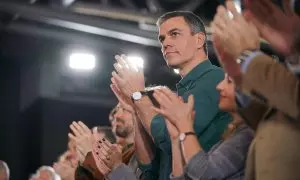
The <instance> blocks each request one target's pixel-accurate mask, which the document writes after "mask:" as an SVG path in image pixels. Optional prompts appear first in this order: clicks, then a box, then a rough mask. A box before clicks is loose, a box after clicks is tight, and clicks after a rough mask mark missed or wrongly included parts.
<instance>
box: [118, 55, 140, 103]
mask: <svg viewBox="0 0 300 180" xmlns="http://www.w3.org/2000/svg"><path fill="white" fill-rule="evenodd" d="M115 59H116V61H117V62H116V63H115V64H114V68H115V71H114V72H112V84H114V85H115V87H118V88H119V90H120V91H121V92H122V93H123V94H124V95H125V96H126V97H127V98H130V97H131V95H132V93H134V92H136V91H142V90H144V89H145V80H144V72H143V68H140V67H135V66H133V65H132V64H131V62H130V61H129V60H128V58H127V56H125V55H121V56H119V55H116V56H115Z"/></svg>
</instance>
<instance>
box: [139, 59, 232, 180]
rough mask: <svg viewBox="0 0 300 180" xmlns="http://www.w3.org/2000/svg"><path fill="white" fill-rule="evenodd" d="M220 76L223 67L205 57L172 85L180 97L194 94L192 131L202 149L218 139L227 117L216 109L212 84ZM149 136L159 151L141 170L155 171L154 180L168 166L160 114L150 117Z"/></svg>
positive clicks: (164, 176)
mask: <svg viewBox="0 0 300 180" xmlns="http://www.w3.org/2000/svg"><path fill="white" fill-rule="evenodd" d="M223 79H224V72H223V70H222V69H221V68H219V67H217V66H214V65H212V64H211V62H210V61H209V60H205V61H203V62H201V63H200V64H199V65H197V66H196V67H195V68H194V69H193V70H192V71H191V72H189V73H188V74H187V75H186V76H185V77H184V78H183V79H182V80H180V81H179V83H178V84H177V86H176V87H177V93H178V95H179V96H181V97H183V99H184V100H187V98H188V96H189V95H190V94H193V95H194V100H195V103H194V108H195V111H196V116H195V121H194V130H195V132H196V134H197V137H198V140H199V143H200V144H201V146H202V148H203V149H204V150H205V151H206V152H207V151H209V149H210V148H211V147H212V146H213V145H215V144H216V143H217V142H218V141H219V140H220V138H221V135H222V134H223V132H224V130H225V128H227V125H228V123H229V121H230V119H231V118H230V116H229V114H228V113H225V112H222V111H221V110H220V109H219V108H218V104H219V93H218V91H217V90H216V86H217V84H218V83H219V82H220V81H222V80H223ZM151 135H152V137H153V139H154V142H155V145H156V147H157V148H158V149H159V151H157V152H159V153H156V155H155V158H154V160H153V163H152V164H151V165H149V166H145V165H144V166H143V167H141V169H142V170H143V169H147V167H148V168H149V167H152V168H151V169H152V170H153V171H158V172H157V175H158V176H159V178H158V179H160V180H166V179H169V177H170V173H171V168H172V149H171V140H170V137H169V133H168V130H167V126H166V124H165V120H164V118H163V117H162V116H160V115H157V116H155V117H154V118H153V119H152V122H151ZM154 164H155V165H154ZM154 166H155V167H154ZM157 166H159V167H157Z"/></svg>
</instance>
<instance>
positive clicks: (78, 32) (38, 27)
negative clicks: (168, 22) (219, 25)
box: [0, 0, 273, 180]
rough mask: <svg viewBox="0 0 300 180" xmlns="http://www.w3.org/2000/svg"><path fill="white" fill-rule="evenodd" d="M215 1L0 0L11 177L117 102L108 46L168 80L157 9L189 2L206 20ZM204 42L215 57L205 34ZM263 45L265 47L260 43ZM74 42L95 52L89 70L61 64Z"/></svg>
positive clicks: (0, 60) (2, 132)
mask: <svg viewBox="0 0 300 180" xmlns="http://www.w3.org/2000/svg"><path fill="white" fill-rule="evenodd" d="M223 2H224V1H219V0H203V1H201V0H197V1H196V0H194V1H193V0H190V1H187V0H126V1H125V0H78V1H74V2H73V4H72V5H70V6H63V5H62V4H63V1H62V0H36V1H29V0H9V1H4V0H2V1H0V84H1V88H0V100H1V101H0V102H1V105H0V107H1V108H0V159H2V160H4V161H6V162H7V163H8V165H9V167H10V169H11V179H17V180H19V179H28V177H29V175H30V174H31V173H34V172H35V170H36V169H37V168H38V167H39V166H41V165H52V163H53V162H54V161H56V159H57V158H58V156H59V155H60V154H61V153H63V151H64V150H65V149H66V147H67V133H68V131H69V127H68V126H69V124H70V123H71V122H72V121H74V120H82V121H83V122H84V123H86V124H87V125H88V126H89V127H93V126H96V125H108V114H109V111H110V110H111V108H112V107H113V106H114V105H116V103H117V101H116V99H115V97H114V95H113V94H112V92H111V91H110V88H109V84H110V77H111V74H110V73H111V72H112V70H113V63H114V55H115V54H121V53H125V54H131V53H133V54H138V55H141V56H142V57H143V58H144V60H145V76H146V83H147V85H150V84H151V85H154V84H155V85H168V86H169V87H171V88H174V87H175V84H176V82H177V81H178V80H179V79H180V77H179V76H178V75H176V74H174V73H173V71H172V70H170V69H169V68H168V67H166V65H165V62H164V60H163V58H162V56H161V52H160V47H159V44H158V41H157V40H156V39H157V31H156V27H155V21H156V19H157V17H158V16H159V15H161V14H162V13H164V12H166V11H170V10H175V9H177V10H190V11H194V12H195V13H196V14H198V15H199V16H200V17H201V18H202V19H203V20H204V22H205V24H206V25H207V26H208V25H209V22H210V21H211V20H212V18H213V15H214V14H215V10H216V7H217V5H219V4H220V3H223ZM79 10H80V11H79ZM83 10H84V11H83ZM93 12H97V13H96V14H93ZM91 13H92V14H91ZM82 25H84V27H82ZM118 32H121V33H123V34H122V35H120V34H118ZM126 35H135V36H138V37H141V38H144V40H143V41H139V40H136V39H135V38H133V37H132V36H131V37H129V38H128V37H127V36H126ZM208 39H210V32H209V28H208ZM208 46H209V48H208V49H209V56H210V60H211V61H212V62H213V63H214V64H216V65H217V64H218V63H217V60H216V58H215V55H214V52H213V48H212V46H211V42H209V43H208ZM263 49H265V50H266V51H267V52H269V53H271V54H273V52H272V51H271V50H270V48H269V47H268V46H267V45H265V44H264V46H263ZM81 50H84V51H89V52H92V53H94V54H95V55H96V57H97V64H98V67H97V69H96V70H95V71H94V72H91V73H76V72H72V71H70V70H69V69H68V67H67V66H66V62H67V59H68V55H69V54H70V53H71V52H76V51H81Z"/></svg>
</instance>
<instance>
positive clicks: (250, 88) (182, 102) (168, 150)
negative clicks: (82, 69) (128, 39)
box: [0, 0, 300, 180]
mask: <svg viewBox="0 0 300 180" xmlns="http://www.w3.org/2000/svg"><path fill="white" fill-rule="evenodd" d="M291 2H295V1H290V0H282V3H281V4H282V7H281V8H280V7H278V6H277V5H275V4H274V3H273V2H272V1H271V0H246V1H245V8H244V10H243V13H239V12H238V11H237V9H236V7H235V5H234V3H233V2H232V1H226V3H225V4H224V5H220V6H219V7H218V9H217V13H216V15H215V17H214V20H213V21H212V22H211V30H212V41H213V45H214V48H215V52H216V54H217V57H218V60H219V62H220V64H221V67H217V66H215V65H213V64H212V63H211V62H210V60H209V59H208V52H207V36H206V32H205V26H204V24H203V22H202V21H201V19H200V18H199V17H198V16H196V15H195V14H193V13H192V12H187V11H174V12H169V13H166V14H164V15H162V16H161V17H160V18H159V19H158V21H157V27H158V28H159V35H158V39H159V41H160V44H161V51H162V54H163V57H164V59H165V60H166V63H167V65H168V66H169V67H170V68H175V69H179V72H180V75H181V77H182V79H181V80H180V81H179V82H178V84H176V88H177V92H174V91H172V90H170V89H169V88H168V87H165V86H157V87H145V79H144V74H143V69H141V68H138V67H133V66H132V65H131V64H130V62H129V61H128V60H127V57H126V55H116V56H115V59H116V62H115V64H114V69H115V70H114V71H113V72H112V77H111V89H112V91H113V92H114V94H115V96H116V98H117V99H118V101H119V103H118V105H117V106H116V107H115V108H114V109H113V110H112V111H111V113H110V115H109V120H110V123H111V127H112V129H111V130H110V128H106V127H94V128H92V129H90V128H89V127H87V126H86V125H85V124H84V123H83V122H81V121H80V122H73V123H72V124H71V125H70V130H71V132H70V133H69V134H68V137H69V144H68V150H67V151H66V152H65V153H64V154H63V155H61V157H60V158H59V159H58V161H57V162H55V163H54V165H53V166H52V167H50V166H49V167H48V166H43V167H41V168H40V169H38V170H37V172H36V174H34V175H32V176H31V177H30V179H32V180H36V179H47V180H48V179H49V180H50V179H51V180H56V179H63V180H74V179H76V180H94V179H97V180H98V179H110V180H134V179H142V180H148V179H151V180H152V179H155V180H156V179H159V180H166V179H173V180H176V179H178V180H179V179H193V180H196V179H199V180H200V179H203V180H240V179H241V180H243V179H245V180H298V179H300V171H299V170H298V168H299V167H300V153H299V152H298V150H299V149H300V141H299V142H298V140H300V129H299V122H298V120H299V110H300V107H299V104H300V103H299V101H298V95H299V89H300V83H299V78H298V74H297V73H299V72H300V71H299V70H300V16H299V15H298V14H296V13H295V11H294V9H293V8H292V6H291ZM262 39H264V40H266V41H267V42H268V43H269V44H270V46H271V47H272V48H273V49H274V50H275V51H276V52H278V53H280V54H281V55H283V56H285V61H284V63H280V62H277V61H274V59H273V58H272V57H271V56H269V55H267V54H265V53H264V52H262V51H260V42H261V40H262ZM297 142H298V143H297ZM0 173H1V174H0V177H2V174H6V175H3V176H5V177H6V179H8V177H9V170H8V168H7V165H6V164H5V163H4V162H1V163H0ZM4 179H5V178H4Z"/></svg>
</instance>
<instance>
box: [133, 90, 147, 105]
mask: <svg viewBox="0 0 300 180" xmlns="http://www.w3.org/2000/svg"><path fill="white" fill-rule="evenodd" d="M144 95H147V92H145V91H137V92H134V93H132V95H131V100H132V101H133V102H134V101H138V100H140V99H142V97H143V96H144Z"/></svg>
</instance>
